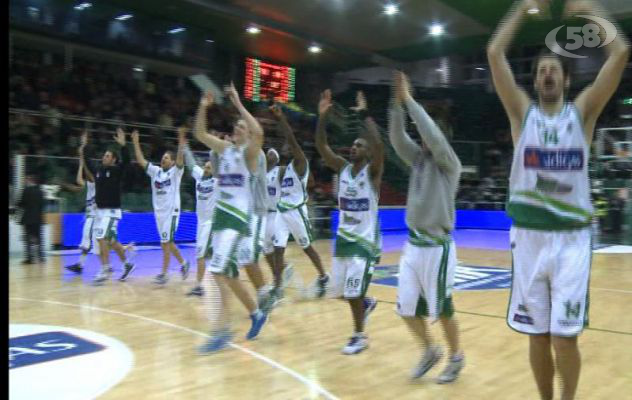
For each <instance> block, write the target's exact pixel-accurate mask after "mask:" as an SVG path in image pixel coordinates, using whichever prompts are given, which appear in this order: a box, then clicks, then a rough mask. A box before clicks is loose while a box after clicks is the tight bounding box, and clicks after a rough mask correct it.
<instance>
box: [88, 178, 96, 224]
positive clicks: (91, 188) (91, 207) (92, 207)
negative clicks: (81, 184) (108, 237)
mask: <svg viewBox="0 0 632 400" xmlns="http://www.w3.org/2000/svg"><path fill="white" fill-rule="evenodd" d="M85 182H86V215H87V216H89V217H93V216H94V215H95V213H96V210H97V203H96V201H95V196H96V194H97V188H96V185H95V184H94V182H90V181H85Z"/></svg>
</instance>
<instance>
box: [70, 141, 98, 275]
mask: <svg viewBox="0 0 632 400" xmlns="http://www.w3.org/2000/svg"><path fill="white" fill-rule="evenodd" d="M81 138H82V143H81V146H80V147H79V152H83V149H84V147H85V146H86V144H87V143H86V141H87V138H88V136H87V135H85V134H84V135H82V137H81ZM76 182H77V185H79V186H80V187H84V186H85V188H86V211H85V212H86V215H85V219H84V221H83V229H82V233H81V243H80V244H79V249H80V250H81V256H80V257H79V261H78V262H76V263H75V264H72V265H69V266H67V267H66V269H68V270H69V271H72V272H75V273H78V274H80V273H81V272H82V271H83V263H84V262H85V261H86V257H87V256H88V252H90V250H92V253H93V254H97V255H98V254H99V243H98V242H97V239H96V237H95V236H94V234H93V226H94V220H95V217H96V209H97V204H96V202H95V199H94V196H95V195H96V188H95V185H94V176H93V175H92V173H91V172H90V171H89V170H87V169H85V168H84V167H83V157H79V169H78V170H77V180H76Z"/></svg>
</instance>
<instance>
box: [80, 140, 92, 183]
mask: <svg viewBox="0 0 632 400" xmlns="http://www.w3.org/2000/svg"><path fill="white" fill-rule="evenodd" d="M87 144H88V132H86V131H83V133H82V134H81V145H80V146H79V169H78V170H77V185H79V186H81V187H83V186H84V185H85V182H84V179H83V177H84V176H85V178H86V179H87V180H88V181H89V182H94V175H92V172H90V169H89V168H86V167H85V165H84V156H83V152H84V149H85V148H86V145H87Z"/></svg>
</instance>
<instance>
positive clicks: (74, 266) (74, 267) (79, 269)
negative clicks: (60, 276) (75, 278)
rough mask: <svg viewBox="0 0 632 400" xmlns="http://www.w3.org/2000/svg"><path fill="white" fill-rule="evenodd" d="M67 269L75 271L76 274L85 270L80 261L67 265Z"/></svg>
mask: <svg viewBox="0 0 632 400" xmlns="http://www.w3.org/2000/svg"><path fill="white" fill-rule="evenodd" d="M66 269H67V270H68V271H72V272H74V273H76V274H80V273H81V272H83V267H82V266H81V264H79V263H76V264H72V265H69V266H67V267H66Z"/></svg>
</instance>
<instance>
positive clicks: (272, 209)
mask: <svg viewBox="0 0 632 400" xmlns="http://www.w3.org/2000/svg"><path fill="white" fill-rule="evenodd" d="M280 171H281V168H280V167H279V166H278V165H277V166H275V167H274V168H272V169H270V171H268V172H267V173H266V183H267V189H268V205H267V212H266V230H265V234H264V236H263V253H264V254H271V253H272V252H273V251H274V235H275V231H276V225H275V221H276V217H277V205H278V203H279V200H280V199H281V184H280V183H279V172H280Z"/></svg>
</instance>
